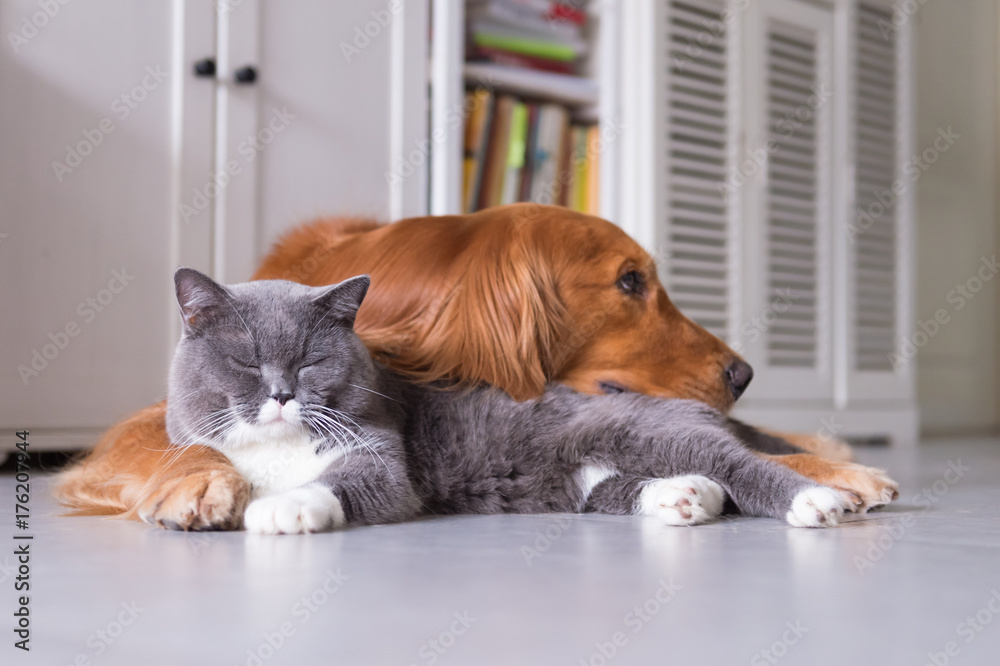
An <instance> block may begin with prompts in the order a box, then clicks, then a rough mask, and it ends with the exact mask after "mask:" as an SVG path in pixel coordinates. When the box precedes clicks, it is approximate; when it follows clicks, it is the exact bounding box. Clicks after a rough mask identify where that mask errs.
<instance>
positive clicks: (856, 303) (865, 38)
mask: <svg viewBox="0 0 1000 666" xmlns="http://www.w3.org/2000/svg"><path fill="white" fill-rule="evenodd" d="M845 9H846V8H845ZM849 9H850V11H845V14H844V16H843V17H842V20H843V23H844V25H843V27H842V32H843V35H844V39H843V40H842V43H843V44H844V47H845V48H844V51H845V52H846V53H847V54H849V57H847V58H845V77H844V78H845V81H844V88H845V90H847V91H848V94H847V95H846V96H845V97H846V102H847V105H846V106H847V108H845V109H844V116H845V117H846V118H849V119H850V120H849V125H848V127H849V129H848V130H847V134H848V136H850V137H851V141H848V142H845V143H846V146H845V148H846V149H847V150H848V151H850V153H851V154H849V155H848V160H847V161H848V164H851V165H853V169H849V170H848V172H849V173H848V177H847V178H846V179H845V181H846V182H845V190H846V196H845V197H844V201H845V202H846V203H847V210H846V212H845V218H844V228H845V231H846V233H845V234H844V235H843V238H842V239H840V242H841V246H842V247H843V264H842V269H843V271H844V273H845V275H848V276H850V280H849V281H848V282H847V285H845V286H846V290H845V291H846V292H847V293H846V294H845V299H844V303H845V308H844V309H845V312H844V315H845V316H844V318H843V323H844V325H845V330H844V331H843V337H844V345H843V347H844V356H845V363H844V367H845V370H846V380H847V381H846V382H845V387H844V388H845V391H846V395H845V398H846V400H847V401H849V402H861V403H865V402H868V401H870V400H886V399H896V400H898V399H907V398H912V397H913V376H914V358H913V356H914V355H915V353H916V348H915V347H910V348H909V349H907V348H906V347H905V345H901V344H900V340H901V339H908V340H910V344H912V337H911V333H912V328H911V327H912V324H910V323H909V322H912V321H913V314H912V312H911V308H910V302H911V298H910V294H909V290H910V287H909V286H908V285H910V284H912V283H913V268H912V266H911V264H910V261H911V259H910V257H911V256H912V248H911V243H912V228H913V221H912V220H913V196H914V186H913V182H912V180H911V178H910V176H911V174H907V173H905V172H904V164H905V163H906V161H907V159H909V156H910V155H912V141H911V140H910V136H911V132H912V127H913V122H912V118H911V112H910V109H912V104H911V103H910V102H909V97H910V94H911V92H910V90H911V87H910V77H911V72H910V65H909V63H910V58H909V55H908V52H909V44H910V32H909V27H908V26H906V25H904V26H901V27H899V29H893V30H886V29H885V26H894V24H893V11H894V9H893V7H892V5H891V4H890V3H889V2H886V1H885V0H862V1H861V2H859V3H857V4H856V5H855V4H852V5H851V6H850V8H849ZM894 27H895V26H894ZM923 334H924V333H923V332H922V333H921V335H923Z"/></svg>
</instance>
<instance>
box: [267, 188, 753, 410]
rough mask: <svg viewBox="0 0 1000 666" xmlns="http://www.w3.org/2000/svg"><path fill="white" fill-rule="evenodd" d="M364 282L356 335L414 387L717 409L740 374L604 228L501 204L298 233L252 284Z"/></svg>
mask: <svg viewBox="0 0 1000 666" xmlns="http://www.w3.org/2000/svg"><path fill="white" fill-rule="evenodd" d="M358 273H369V274H370V275H371V277H372V285H373V287H372V290H371V293H369V295H368V297H367V298H366V299H365V304H364V305H363V306H362V307H361V310H360V311H359V312H358V320H357V331H358V333H359V335H361V337H362V339H363V340H364V341H365V344H366V345H368V348H369V349H370V350H371V351H372V352H373V353H374V354H375V355H376V356H377V357H378V358H379V359H381V360H383V361H384V362H385V363H387V364H389V365H390V366H392V367H393V368H394V369H396V370H397V371H399V372H401V373H403V374H405V375H406V376H408V377H410V378H411V379H414V380H416V381H437V380H442V379H446V380H452V381H455V382H457V383H458V384H460V385H461V384H464V385H469V384H475V383H479V382H484V383H488V384H492V385H493V386H497V387H499V388H501V389H503V390H504V391H506V392H508V393H509V394H510V395H512V396H513V397H515V398H517V399H519V400H524V399H528V398H533V397H536V396H538V395H541V393H542V391H543V390H544V389H545V385H546V383H548V382H551V381H557V382H562V383H564V384H568V385H569V386H572V387H573V388H575V389H577V390H579V391H583V392H586V393H606V392H617V391H634V392H637V393H645V394H648V395H654V396H659V397H674V398H691V399H695V400H700V401H702V402H705V403H707V404H709V405H713V406H714V407H717V408H719V409H723V410H725V409H728V408H729V407H731V406H732V404H733V402H734V401H735V400H736V399H737V398H738V397H739V396H740V394H741V393H742V392H743V390H744V389H745V388H746V387H747V384H748V383H749V382H750V378H751V377H752V374H753V373H752V371H751V369H750V366H749V365H747V364H746V363H745V362H744V361H743V360H742V359H741V358H740V357H739V356H738V355H737V354H736V353H735V352H733V351H732V350H731V349H729V348H728V347H727V346H726V345H725V344H724V343H723V342H722V341H721V340H719V339H718V338H716V337H714V336H713V335H711V334H710V333H709V332H708V331H706V330H705V329H703V328H701V327H700V326H698V325H697V324H695V323H694V322H692V321H691V320H690V319H688V318H687V317H685V316H684V315H683V314H681V313H680V311H679V310H678V309H677V308H676V307H675V306H674V304H673V303H671V302H670V299H669V298H668V297H667V293H666V291H665V290H664V288H663V285H662V284H660V281H659V278H658V277H657V275H656V262H655V261H654V260H653V258H652V257H650V256H649V254H648V253H647V252H646V251H644V250H643V249H642V248H641V247H640V246H639V244H638V243H636V242H635V241H634V240H632V239H631V238H629V236H628V234H626V233H625V232H623V231H622V230H621V229H619V228H618V227H616V226H615V225H614V224H612V223H611V222H608V221H607V220H602V219H600V218H597V217H592V216H588V215H581V214H579V213H574V212H572V211H570V210H568V209H566V208H560V207H556V206H541V205H538V204H513V205H510V206H501V207H497V208H491V209H487V210H484V211H481V212H479V213H475V214H473V215H463V216H453V217H440V216H439V217H427V218H413V219H409V220H404V221H401V222H397V223H395V224H390V225H387V226H384V227H379V226H377V225H374V224H372V223H359V222H357V221H351V220H329V221H320V222H317V223H315V224H313V225H308V226H305V227H300V228H299V229H297V230H295V231H293V232H292V233H290V234H289V235H288V236H286V237H285V238H284V239H283V240H282V241H281V242H280V243H278V245H277V246H276V247H275V249H274V250H273V251H272V252H271V254H270V255H269V256H268V258H267V259H265V261H264V265H263V266H262V267H261V269H260V271H258V273H257V276H256V277H257V278H258V279H264V278H283V279H292V280H297V281H301V282H304V283H305V284H309V285H314V286H319V285H328V284H332V283H334V282H339V281H340V280H344V279H346V278H348V277H350V276H352V275H356V274H358Z"/></svg>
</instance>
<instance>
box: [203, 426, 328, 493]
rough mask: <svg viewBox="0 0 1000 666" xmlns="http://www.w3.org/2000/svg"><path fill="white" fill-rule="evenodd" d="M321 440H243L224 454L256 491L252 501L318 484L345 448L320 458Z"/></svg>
mask: <svg viewBox="0 0 1000 666" xmlns="http://www.w3.org/2000/svg"><path fill="white" fill-rule="evenodd" d="M321 442H322V440H318V439H314V438H312V437H309V436H308V435H294V436H291V437H284V438H281V439H253V438H249V437H245V438H242V441H241V442H240V444H239V445H238V446H234V447H231V448H227V449H226V450H225V451H223V452H222V453H224V454H225V455H226V457H227V458H229V460H230V461H231V462H232V463H233V466H234V467H235V468H236V471H238V472H239V473H240V474H241V475H242V476H243V478H245V479H246V480H247V481H249V482H250V484H251V486H252V487H253V498H254V499H256V498H258V497H266V496H268V495H273V494H275V493H281V492H285V491H286V490H291V489H292V488H298V487H299V486H303V485H305V484H307V483H311V482H312V481H315V480H316V479H317V478H319V476H320V475H321V474H322V473H323V472H324V471H325V470H326V469H327V468H328V467H329V466H330V465H331V464H332V463H333V462H335V461H336V460H337V459H338V458H340V457H342V456H343V455H344V450H343V448H342V447H339V446H338V447H334V448H333V449H332V450H327V451H324V452H323V453H320V454H317V453H316V448H317V446H318V445H319V444H320V443H321Z"/></svg>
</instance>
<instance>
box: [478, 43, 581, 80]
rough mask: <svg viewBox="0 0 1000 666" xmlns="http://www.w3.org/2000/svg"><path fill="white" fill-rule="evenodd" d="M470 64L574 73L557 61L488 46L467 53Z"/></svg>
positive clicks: (569, 66)
mask: <svg viewBox="0 0 1000 666" xmlns="http://www.w3.org/2000/svg"><path fill="white" fill-rule="evenodd" d="M469 61H470V62H477V61H479V62H490V63H495V64H498V65H506V66H509V67H520V68H523V69H535V70H538V71H541V72H553V73H555V74H570V75H572V74H573V72H574V69H573V65H572V64H571V63H568V62H564V61H559V60H549V59H548V58H537V57H534V56H528V55H524V54H523V53H514V52H513V51H505V50H504V49H496V48H492V47H489V46H475V47H473V48H472V50H471V51H470V52H469Z"/></svg>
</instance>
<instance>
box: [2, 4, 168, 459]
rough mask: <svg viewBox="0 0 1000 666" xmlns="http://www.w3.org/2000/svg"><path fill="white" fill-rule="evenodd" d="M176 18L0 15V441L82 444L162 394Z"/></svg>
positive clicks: (153, 9) (108, 8) (150, 8)
mask: <svg viewBox="0 0 1000 666" xmlns="http://www.w3.org/2000/svg"><path fill="white" fill-rule="evenodd" d="M177 5H178V3H173V4H171V3H160V2H132V1H131V0H99V1H95V2H86V3H69V4H62V3H54V2H53V3H47V6H48V7H49V8H50V10H51V11H50V10H45V9H44V8H43V7H42V5H40V4H39V3H37V2H35V1H34V0H11V1H10V2H4V3H2V4H0V34H3V35H4V36H5V37H4V42H5V43H4V47H3V48H2V49H0V98H2V99H3V104H0V149H2V150H0V152H2V159H0V210H2V219H0V301H2V305H0V311H2V313H3V323H2V327H3V329H2V330H3V334H2V346H3V359H4V362H3V373H2V379H0V431H3V432H7V433H9V432H12V431H13V430H14V429H15V428H31V429H32V430H33V431H34V432H33V438H32V441H33V443H38V444H39V445H41V444H42V443H43V439H40V438H44V436H45V435H46V433H48V434H49V435H53V436H58V437H52V438H51V440H52V442H54V443H55V440H56V439H59V442H60V443H61V444H63V445H66V444H72V443H73V442H72V437H71V436H75V437H76V440H77V441H80V442H82V441H84V440H85V439H86V438H87V437H90V436H92V434H93V429H98V428H103V427H104V426H107V425H108V424H110V423H112V422H114V421H115V420H116V419H118V418H121V417H122V416H123V415H125V414H126V413H128V412H129V411H131V410H134V409H136V408H140V407H143V406H145V405H148V404H150V403H152V402H154V401H155V400H157V399H158V398H160V397H162V396H163V395H164V393H165V377H166V367H167V361H168V358H169V353H170V344H171V339H172V338H171V331H172V325H173V320H174V319H175V314H174V308H173V306H172V283H171V271H172V270H173V268H174V265H175V264H176V262H177V257H176V249H177V246H176V243H175V235H174V231H175V217H174V213H175V208H174V200H175V192H174V189H173V188H174V185H175V182H176V181H175V180H174V178H173V175H174V171H175V164H176V163H177V160H178V159H179V158H178V151H177V148H176V145H175V143H174V142H173V141H172V137H173V136H175V134H174V133H173V129H172V128H173V125H172V121H173V119H174V118H175V117H176V116H175V115H174V114H173V110H172V102H173V100H174V99H176V97H175V96H176V94H177V90H178V86H179V84H180V82H181V80H182V76H183V75H182V73H181V72H179V71H178V69H177V64H176V63H175V62H174V57H173V55H174V52H173V48H172V46H173V40H174V36H173V34H172V27H171V26H174V25H175V23H174V21H175V19H176V18H177V16H176V13H175V12H176V10H177ZM47 11H50V13H51V14H52V15H49V14H48V13H46V12H47ZM88 429H90V430H88ZM60 433H62V434H60ZM74 433H75V435H74ZM81 433H89V434H84V436H83V437H81V435H80V434H81Z"/></svg>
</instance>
